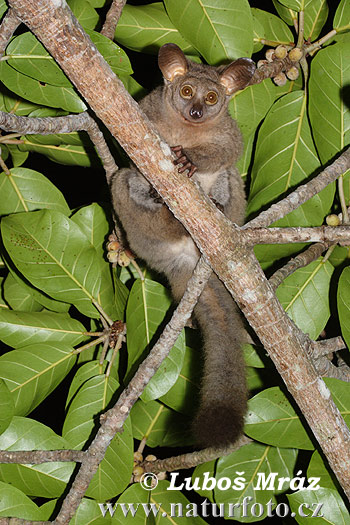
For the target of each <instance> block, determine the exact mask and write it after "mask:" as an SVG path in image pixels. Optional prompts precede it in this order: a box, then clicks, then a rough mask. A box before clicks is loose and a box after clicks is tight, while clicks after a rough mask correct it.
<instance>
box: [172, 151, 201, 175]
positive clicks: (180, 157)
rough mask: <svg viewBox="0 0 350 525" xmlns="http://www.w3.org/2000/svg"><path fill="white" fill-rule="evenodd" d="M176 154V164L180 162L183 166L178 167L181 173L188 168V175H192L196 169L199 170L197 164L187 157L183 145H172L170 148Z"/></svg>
mask: <svg viewBox="0 0 350 525" xmlns="http://www.w3.org/2000/svg"><path fill="white" fill-rule="evenodd" d="M170 149H171V150H172V151H173V152H174V153H175V155H176V156H177V159H176V160H174V164H175V166H177V165H178V164H182V166H181V167H180V168H179V169H178V172H179V173H183V172H184V171H186V170H188V173H187V176H188V177H192V175H193V174H194V172H195V171H197V166H195V165H194V164H193V163H192V162H191V161H190V159H189V158H188V157H187V155H186V153H185V152H184V150H183V149H182V146H172V147H171V148H170Z"/></svg>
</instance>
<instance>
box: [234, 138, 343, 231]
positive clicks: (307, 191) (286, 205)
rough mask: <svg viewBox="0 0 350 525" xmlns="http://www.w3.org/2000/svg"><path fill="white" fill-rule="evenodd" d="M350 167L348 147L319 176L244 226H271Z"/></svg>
mask: <svg viewBox="0 0 350 525" xmlns="http://www.w3.org/2000/svg"><path fill="white" fill-rule="evenodd" d="M349 168H350V148H348V149H346V150H345V151H344V152H343V153H342V154H341V155H340V156H339V157H338V158H337V159H336V160H335V161H334V162H333V163H332V164H331V165H330V166H327V168H325V169H324V170H323V171H322V172H321V173H320V174H319V175H317V177H315V178H314V179H312V180H311V181H310V182H308V183H307V184H303V185H302V186H299V187H298V188H297V189H296V190H295V191H293V192H292V193H290V194H289V195H288V196H287V197H285V198H284V199H282V200H280V201H278V203H276V204H273V205H272V206H271V207H270V208H269V209H268V210H266V211H263V212H262V213H260V214H259V215H258V216H257V217H255V218H254V219H252V220H251V221H249V222H248V223H247V224H246V225H245V226H244V228H258V227H263V226H269V225H270V224H272V223H273V222H275V221H277V220H278V219H282V217H285V216H286V215H287V214H288V213H290V212H291V211H293V210H296V209H297V208H298V207H299V206H300V205H301V204H303V203H304V202H306V201H308V200H309V199H311V197H313V196H314V195H316V194H317V193H319V192H320V191H321V190H323V188H325V187H326V186H328V185H329V184H331V183H332V182H334V181H335V180H336V179H337V178H338V177H339V176H340V175H341V174H342V173H345V172H346V171H347V170H348V169H349Z"/></svg>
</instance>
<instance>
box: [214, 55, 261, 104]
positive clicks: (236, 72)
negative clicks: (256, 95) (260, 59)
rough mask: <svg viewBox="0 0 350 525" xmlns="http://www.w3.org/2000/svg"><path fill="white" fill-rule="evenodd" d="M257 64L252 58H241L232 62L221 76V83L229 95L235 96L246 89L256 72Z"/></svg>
mask: <svg viewBox="0 0 350 525" xmlns="http://www.w3.org/2000/svg"><path fill="white" fill-rule="evenodd" d="M255 69H256V67H255V64H254V62H253V60H250V58H239V59H238V60H235V61H234V62H231V64H229V65H228V66H227V67H225V69H224V70H223V72H222V73H221V75H220V82H221V84H222V85H223V86H225V88H226V94H227V95H233V93H235V92H236V91H238V90H239V89H243V88H245V87H246V86H247V85H248V84H249V82H250V79H251V78H252V76H253V75H254V72H255Z"/></svg>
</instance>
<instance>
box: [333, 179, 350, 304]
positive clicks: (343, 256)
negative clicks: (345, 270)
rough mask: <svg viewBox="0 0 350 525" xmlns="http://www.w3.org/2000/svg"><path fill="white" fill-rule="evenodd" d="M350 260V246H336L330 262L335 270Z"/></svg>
mask: <svg viewBox="0 0 350 525" xmlns="http://www.w3.org/2000/svg"><path fill="white" fill-rule="evenodd" d="M349 175H350V173H349ZM349 259H350V246H349V247H345V246H335V248H334V250H333V251H332V253H331V255H330V257H329V259H328V260H329V262H330V263H331V264H333V266H334V268H337V267H338V266H342V265H344V263H345V265H347V264H348V262H349V261H348V260H349ZM338 308H339V307H338Z"/></svg>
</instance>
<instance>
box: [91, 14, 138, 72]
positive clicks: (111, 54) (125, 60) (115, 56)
mask: <svg viewBox="0 0 350 525" xmlns="http://www.w3.org/2000/svg"><path fill="white" fill-rule="evenodd" d="M125 7H126V6H125ZM123 12H124V9H123ZM119 23H120V22H118V27H119ZM86 32H87V34H88V35H89V36H90V38H91V40H92V41H93V43H94V44H95V46H96V47H97V50H98V51H99V52H100V53H101V55H102V56H103V58H104V59H105V61H106V62H107V64H108V65H109V66H110V68H111V69H112V71H113V72H114V73H115V74H116V75H118V76H119V75H131V74H132V73H133V69H132V67H131V64H130V60H129V57H128V55H127V54H126V53H125V51H124V50H123V49H122V48H121V47H119V46H117V44H115V43H114V42H112V40H110V39H109V38H107V37H106V36H104V35H101V33H97V32H96V31H86Z"/></svg>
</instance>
